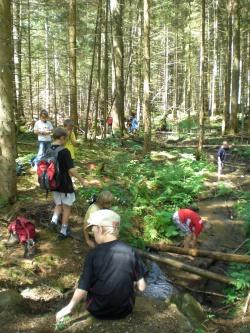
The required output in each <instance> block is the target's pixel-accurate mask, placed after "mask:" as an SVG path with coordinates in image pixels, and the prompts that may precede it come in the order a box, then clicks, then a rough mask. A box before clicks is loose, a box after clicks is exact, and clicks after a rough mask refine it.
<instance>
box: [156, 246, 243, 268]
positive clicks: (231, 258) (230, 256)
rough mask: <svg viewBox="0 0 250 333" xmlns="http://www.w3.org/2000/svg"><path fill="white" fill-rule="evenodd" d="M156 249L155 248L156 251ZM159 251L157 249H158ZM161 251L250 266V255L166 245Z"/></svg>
mask: <svg viewBox="0 0 250 333" xmlns="http://www.w3.org/2000/svg"><path fill="white" fill-rule="evenodd" d="M154 248H155V247H153V249H154ZM156 249H157V247H156ZM161 251H164V252H165V251H166V252H170V253H178V254H183V255H188V256H192V257H202V258H211V259H215V260H220V261H227V262H240V263H242V264H250V256H249V255H241V254H234V253H224V252H218V251H207V250H202V249H184V248H183V247H177V246H172V245H165V246H164V247H163V249H162V248H161Z"/></svg>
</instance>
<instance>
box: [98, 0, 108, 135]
mask: <svg viewBox="0 0 250 333" xmlns="http://www.w3.org/2000/svg"><path fill="white" fill-rule="evenodd" d="M108 15H109V0H106V4H105V16H104V15H103V19H102V26H104V33H102V36H103V39H104V52H103V57H102V65H101V70H102V74H101V93H100V96H101V105H100V107H101V112H100V113H101V116H102V117H103V119H104V133H103V135H104V138H106V135H107V115H108V83H109V77H108V75H109V57H108V56H109V53H108V52H109V51H108Z"/></svg>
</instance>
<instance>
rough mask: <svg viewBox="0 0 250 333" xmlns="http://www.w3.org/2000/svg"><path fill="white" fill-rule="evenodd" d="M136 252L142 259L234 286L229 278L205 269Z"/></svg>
mask: <svg viewBox="0 0 250 333" xmlns="http://www.w3.org/2000/svg"><path fill="white" fill-rule="evenodd" d="M136 251H137V253H138V254H139V255H141V256H142V257H146V258H149V259H152V260H155V261H158V262H161V263H163V264H166V265H169V266H172V267H175V268H177V269H180V270H183V271H186V272H190V273H194V274H197V275H199V276H202V277H204V278H207V279H211V280H215V281H219V282H222V283H226V284H234V280H233V279H231V278H229V277H227V276H224V275H220V274H217V273H214V272H210V271H206V270H204V269H201V268H198V267H194V266H191V265H187V264H184V263H183V262H180V261H178V260H174V259H170V258H164V257H162V256H159V255H157V254H152V253H148V252H145V251H142V250H138V249H137V250H136Z"/></svg>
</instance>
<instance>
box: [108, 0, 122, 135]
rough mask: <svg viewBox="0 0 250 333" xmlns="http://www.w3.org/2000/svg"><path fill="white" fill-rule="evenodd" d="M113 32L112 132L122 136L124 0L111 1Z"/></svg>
mask: <svg viewBox="0 0 250 333" xmlns="http://www.w3.org/2000/svg"><path fill="white" fill-rule="evenodd" d="M110 4H111V17H112V31H113V38H112V42H113V57H114V69H115V91H114V98H115V101H114V105H113V130H114V132H120V133H121V135H122V134H123V130H124V68H123V65H124V61H123V58H124V45H123V10H124V0H111V3H110Z"/></svg>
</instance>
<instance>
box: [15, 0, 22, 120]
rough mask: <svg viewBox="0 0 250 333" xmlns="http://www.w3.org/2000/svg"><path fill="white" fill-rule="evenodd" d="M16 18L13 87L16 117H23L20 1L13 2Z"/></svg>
mask: <svg viewBox="0 0 250 333" xmlns="http://www.w3.org/2000/svg"><path fill="white" fill-rule="evenodd" d="M13 9H14V13H13V14H15V16H16V20H15V22H14V63H15V86H16V89H15V90H16V115H17V117H18V118H20V117H24V112H23V87H22V0H19V1H17V2H16V3H15V2H13Z"/></svg>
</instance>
